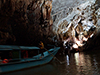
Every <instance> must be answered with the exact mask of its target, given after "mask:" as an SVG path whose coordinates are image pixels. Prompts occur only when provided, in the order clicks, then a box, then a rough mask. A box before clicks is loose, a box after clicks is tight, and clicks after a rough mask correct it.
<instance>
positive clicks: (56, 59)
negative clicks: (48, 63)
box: [44, 48, 66, 64]
mask: <svg viewBox="0 0 100 75" xmlns="http://www.w3.org/2000/svg"><path fill="white" fill-rule="evenodd" d="M44 49H45V50H46V51H48V50H47V49H46V48H44ZM48 52H49V53H50V54H51V55H52V57H54V59H56V60H57V61H58V62H59V63H60V64H64V63H66V61H64V62H61V61H60V60H59V59H58V58H57V57H55V56H54V55H53V54H52V53H51V52H50V51H48Z"/></svg>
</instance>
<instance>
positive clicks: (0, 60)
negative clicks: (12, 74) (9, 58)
mask: <svg viewBox="0 0 100 75" xmlns="http://www.w3.org/2000/svg"><path fill="white" fill-rule="evenodd" d="M1 63H2V59H1V56H0V64H1Z"/></svg>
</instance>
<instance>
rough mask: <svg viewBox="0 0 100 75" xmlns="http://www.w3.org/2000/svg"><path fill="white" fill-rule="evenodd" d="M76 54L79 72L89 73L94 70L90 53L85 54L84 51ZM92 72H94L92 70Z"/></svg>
mask: <svg viewBox="0 0 100 75" xmlns="http://www.w3.org/2000/svg"><path fill="white" fill-rule="evenodd" d="M74 55H75V61H76V65H77V67H76V68H77V71H78V73H82V74H85V75H87V74H88V73H89V72H90V71H92V70H93V68H92V62H91V58H90V56H89V55H85V54H84V53H83V52H81V53H75V54H74ZM91 74H93V73H92V72H91Z"/></svg>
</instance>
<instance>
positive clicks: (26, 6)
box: [0, 0, 100, 51]
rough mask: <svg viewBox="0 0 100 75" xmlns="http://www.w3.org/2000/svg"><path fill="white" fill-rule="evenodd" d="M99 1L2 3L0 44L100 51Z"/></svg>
mask: <svg viewBox="0 0 100 75" xmlns="http://www.w3.org/2000/svg"><path fill="white" fill-rule="evenodd" d="M99 2H100V1H99V0H88V1H85V0H77V1H73V0H71V1H67V0H64V1H63V2H62V1H61V0H1V1H0V45H19V46H20V45H23V46H38V43H39V42H40V41H43V42H44V44H45V45H47V44H52V45H56V46H60V47H62V46H63V47H68V46H69V48H70V49H71V50H72V49H75V50H78V51H83V50H87V49H92V48H99V45H100V39H99V38H100V32H99V25H100V4H99Z"/></svg>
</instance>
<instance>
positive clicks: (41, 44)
mask: <svg viewBox="0 0 100 75" xmlns="http://www.w3.org/2000/svg"><path fill="white" fill-rule="evenodd" d="M39 47H40V49H41V51H40V53H41V56H44V54H43V51H44V44H43V42H42V41H40V43H39Z"/></svg>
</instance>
